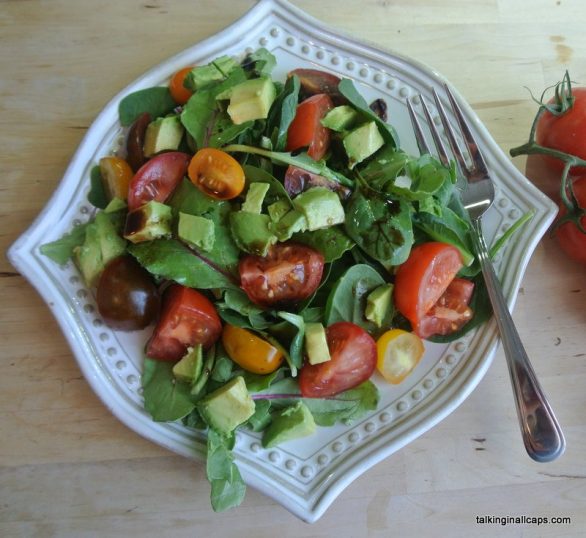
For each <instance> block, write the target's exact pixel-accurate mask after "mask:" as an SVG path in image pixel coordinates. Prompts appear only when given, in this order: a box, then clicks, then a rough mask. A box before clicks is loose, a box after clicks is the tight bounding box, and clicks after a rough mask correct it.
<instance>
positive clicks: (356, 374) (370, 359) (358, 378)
mask: <svg viewBox="0 0 586 538" xmlns="http://www.w3.org/2000/svg"><path fill="white" fill-rule="evenodd" d="M326 338H327V342H328V349H329V350H330V355H331V359H330V360H329V361H327V362H322V363H320V364H309V363H306V364H304V365H303V367H302V368H301V370H300V372H299V389H300V390H301V395H302V396H303V397H305V398H326V397H328V396H334V395H335V394H338V393H340V392H343V391H345V390H348V389H351V388H353V387H356V386H357V385H360V383H363V382H364V381H366V380H367V379H368V378H370V376H371V375H372V373H373V372H374V370H375V368H376V359H377V349H376V342H375V341H374V340H373V338H372V336H370V335H369V334H368V333H367V332H366V331H365V330H364V329H363V328H362V327H359V326H358V325H356V324H354V323H350V322H348V321H339V322H338V323H334V324H333V325H330V326H329V327H328V328H327V329H326Z"/></svg>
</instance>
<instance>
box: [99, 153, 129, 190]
mask: <svg viewBox="0 0 586 538" xmlns="http://www.w3.org/2000/svg"><path fill="white" fill-rule="evenodd" d="M100 174H101V175H102V185H103V186H104V190H105V191H106V194H107V196H108V198H109V199H110V200H111V199H112V198H120V199H122V200H126V199H127V198H128V185H129V184H130V180H131V179H132V176H133V175H134V172H133V171H132V168H130V165H129V164H128V163H127V162H126V161H125V160H124V159H121V158H120V157H114V156H110V157H102V158H101V159H100Z"/></svg>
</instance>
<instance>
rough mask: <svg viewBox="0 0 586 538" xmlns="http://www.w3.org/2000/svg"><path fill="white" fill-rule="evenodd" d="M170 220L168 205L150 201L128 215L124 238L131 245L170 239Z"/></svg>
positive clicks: (171, 215)
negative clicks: (164, 238) (163, 238)
mask: <svg viewBox="0 0 586 538" xmlns="http://www.w3.org/2000/svg"><path fill="white" fill-rule="evenodd" d="M172 218H173V214H172V211H171V208H170V207H169V206H168V205H165V204H161V203H160V202H155V201H154V200H151V201H150V202H147V203H146V204H144V205H142V206H140V207H139V208H138V209H135V210H134V211H130V212H129V213H128V215H127V216H126V225H125V227H124V237H125V238H126V239H128V240H129V241H131V242H133V243H140V242H142V241H151V240H153V239H159V238H161V237H171V220H172Z"/></svg>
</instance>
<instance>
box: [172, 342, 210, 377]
mask: <svg viewBox="0 0 586 538" xmlns="http://www.w3.org/2000/svg"><path fill="white" fill-rule="evenodd" d="M202 367H203V353H202V347H201V344H196V345H195V346H193V347H188V348H187V353H186V354H185V355H184V356H183V357H182V359H181V360H180V361H179V362H177V363H175V364H174V365H173V375H174V376H175V379H177V380H178V381H183V382H184V383H189V384H193V383H195V382H196V381H197V379H198V378H199V376H200V374H201V370H202Z"/></svg>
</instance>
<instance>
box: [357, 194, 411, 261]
mask: <svg viewBox="0 0 586 538" xmlns="http://www.w3.org/2000/svg"><path fill="white" fill-rule="evenodd" d="M411 213H412V208H411V205H410V204H409V203H408V202H405V201H404V200H400V201H399V200H390V199H388V198H386V197H385V196H383V195H381V194H379V193H376V192H374V191H371V190H362V189H357V190H356V191H354V193H353V194H352V197H351V198H350V201H349V203H348V205H347V206H346V222H345V228H346V233H347V234H348V235H349V236H350V237H351V238H352V239H353V240H354V241H355V242H356V244H357V245H358V246H359V247H360V248H361V249H362V250H364V252H366V253H367V254H368V255H369V256H371V257H372V258H374V259H375V260H378V261H379V262H381V263H382V264H383V265H385V266H389V265H399V264H401V263H403V262H404V261H405V260H406V259H407V257H408V256H409V252H410V251H411V246H412V245H413V228H412V224H411Z"/></svg>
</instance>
